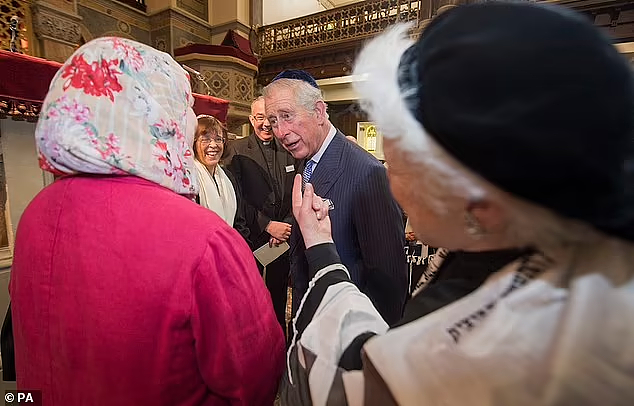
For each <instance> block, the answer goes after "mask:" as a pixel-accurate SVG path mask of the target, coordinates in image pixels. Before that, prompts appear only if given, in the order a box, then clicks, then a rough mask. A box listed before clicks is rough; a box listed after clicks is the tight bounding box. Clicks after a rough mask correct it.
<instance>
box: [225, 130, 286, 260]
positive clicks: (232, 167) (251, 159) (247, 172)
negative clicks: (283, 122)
mask: <svg viewBox="0 0 634 406" xmlns="http://www.w3.org/2000/svg"><path fill="white" fill-rule="evenodd" d="M258 141H259V140H258V139H257V136H255V135H251V136H249V137H246V138H243V139H240V140H236V141H234V142H232V144H231V145H230V146H229V149H230V154H231V155H232V158H231V161H230V162H229V164H228V165H227V169H229V171H230V172H231V173H232V174H233V176H234V177H235V180H236V183H238V185H239V188H240V190H241V192H242V198H243V202H244V214H245V218H246V224H247V227H248V228H249V230H250V236H249V238H250V240H251V249H253V250H255V249H257V248H259V247H261V246H262V245H263V244H265V243H267V242H268V241H269V238H270V236H269V234H268V233H267V232H266V230H265V229H266V226H267V225H268V224H269V222H270V221H271V220H273V221H283V222H286V223H291V221H292V213H291V196H292V194H291V192H292V188H293V177H294V176H295V173H296V170H297V165H296V161H295V159H294V158H293V157H292V156H291V154H289V153H288V151H286V150H285V149H284V148H283V147H282V146H281V145H280V144H279V142H278V141H277V140H275V139H273V140H272V141H271V142H274V143H275V147H276V152H275V166H276V170H277V171H278V173H281V182H280V183H281V184H280V185H278V184H277V183H276V182H275V181H274V179H272V178H271V175H270V174H269V170H268V166H267V164H266V160H265V158H264V153H263V152H262V149H261V148H260V145H259V144H258Z"/></svg>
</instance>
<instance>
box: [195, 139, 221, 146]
mask: <svg viewBox="0 0 634 406" xmlns="http://www.w3.org/2000/svg"><path fill="white" fill-rule="evenodd" d="M198 140H199V141H200V145H202V147H203V148H205V147H207V146H208V145H209V144H211V143H212V142H214V143H215V144H216V145H222V144H224V143H225V139H224V138H223V137H215V138H209V137H200V138H199V139H198Z"/></svg>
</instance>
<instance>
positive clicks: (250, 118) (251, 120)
mask: <svg viewBox="0 0 634 406" xmlns="http://www.w3.org/2000/svg"><path fill="white" fill-rule="evenodd" d="M249 122H250V123H251V127H253V128H254V129H255V117H253V115H251V114H249Z"/></svg>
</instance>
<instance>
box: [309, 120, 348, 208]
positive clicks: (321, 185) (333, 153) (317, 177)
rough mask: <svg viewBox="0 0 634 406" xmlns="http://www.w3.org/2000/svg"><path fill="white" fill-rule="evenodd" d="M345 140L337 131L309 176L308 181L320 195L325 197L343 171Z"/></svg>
mask: <svg viewBox="0 0 634 406" xmlns="http://www.w3.org/2000/svg"><path fill="white" fill-rule="evenodd" d="M346 142H348V141H347V140H346V139H345V137H344V136H343V134H342V133H341V132H339V131H337V134H335V137H334V138H333V139H332V141H331V142H330V145H328V148H326V150H325V151H324V154H323V155H322V156H321V159H320V160H319V163H318V164H317V167H316V168H315V171H314V172H313V174H312V176H311V178H310V183H312V184H313V187H314V188H315V192H316V193H317V194H318V195H320V196H321V197H326V195H327V194H328V192H330V189H331V188H332V186H333V185H334V184H335V182H336V181H337V179H339V177H340V176H341V174H342V173H343V161H342V155H343V152H344V148H345V146H346V144H345V143H346ZM302 170H303V168H302Z"/></svg>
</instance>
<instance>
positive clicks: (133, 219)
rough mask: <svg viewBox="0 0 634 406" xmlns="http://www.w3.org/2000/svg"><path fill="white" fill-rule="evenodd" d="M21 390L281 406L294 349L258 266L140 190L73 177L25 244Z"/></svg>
mask: <svg viewBox="0 0 634 406" xmlns="http://www.w3.org/2000/svg"><path fill="white" fill-rule="evenodd" d="M9 291H10V294H11V300H12V308H13V322H14V334H15V353H16V354H15V355H16V369H17V378H18V382H17V384H18V388H23V389H31V390H34V389H39V390H42V395H43V404H45V405H48V406H55V405H65V406H73V405H91V406H99V405H104V406H105V405H108V406H110V405H117V406H125V405H130V406H132V405H134V406H140V405H151V406H156V405H166V406H167V405H169V406H174V405H249V406H253V405H271V404H272V403H273V400H274V397H275V393H276V390H277V384H278V380H279V378H280V376H281V373H282V371H283V368H284V338H283V334H282V330H281V328H280V325H279V324H278V322H277V320H276V318H275V313H274V311H273V306H272V303H271V298H270V296H269V293H268V291H267V290H266V287H265V285H264V283H263V281H262V278H261V277H260V275H259V273H258V269H257V267H256V265H255V262H254V259H253V255H252V254H251V252H250V251H249V248H248V247H247V245H246V243H245V242H244V241H243V240H242V238H241V237H240V235H239V234H238V233H237V232H235V231H234V230H233V229H231V228H230V227H229V226H227V224H226V223H225V222H224V221H222V219H220V218H219V217H218V216H217V215H215V214H214V213H213V212H211V211H209V210H207V209H205V208H202V207H200V206H198V205H196V204H195V203H193V202H191V201H189V200H188V199H186V198H185V197H182V196H179V195H177V194H176V193H174V192H172V191H170V190H168V189H165V188H163V187H161V186H158V185H156V184H154V183H151V182H149V181H145V180H142V179H140V178H136V177H132V176H126V177H108V176H103V177H100V176H71V177H67V178H63V179H60V180H58V181H56V182H55V183H54V184H52V185H51V186H49V187H47V188H46V189H44V190H43V191H42V192H41V193H40V194H39V195H38V196H36V197H35V199H34V200H33V202H32V203H31V204H30V205H29V207H28V208H27V209H26V211H25V212H24V214H23V216H22V219H21V220H20V224H19V227H18V231H17V239H16V244H15V259H14V262H13V269H12V272H11V284H10V288H9Z"/></svg>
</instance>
